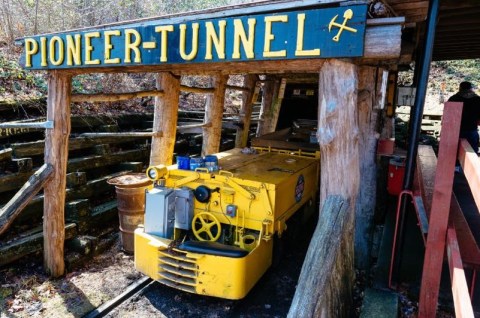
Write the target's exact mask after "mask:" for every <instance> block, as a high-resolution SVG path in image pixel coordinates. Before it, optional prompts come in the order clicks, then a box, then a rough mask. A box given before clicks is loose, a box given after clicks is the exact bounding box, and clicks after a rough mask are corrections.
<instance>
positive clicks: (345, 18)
mask: <svg viewBox="0 0 480 318" xmlns="http://www.w3.org/2000/svg"><path fill="white" fill-rule="evenodd" d="M352 17H353V11H352V9H348V10H346V11H345V12H344V13H343V23H341V24H340V23H338V22H335V20H336V19H337V18H338V14H337V15H336V16H334V17H333V19H332V20H330V24H329V25H328V32H330V31H331V30H332V27H334V26H336V27H338V32H337V35H335V36H334V37H333V40H334V41H335V42H338V40H340V35H341V34H342V32H343V30H347V31H350V32H353V33H356V32H357V29H354V28H351V27H348V26H347V21H348V20H350V19H351V18H352Z"/></svg>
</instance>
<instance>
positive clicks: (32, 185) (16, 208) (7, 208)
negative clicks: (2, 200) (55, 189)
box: [0, 164, 53, 235]
mask: <svg viewBox="0 0 480 318" xmlns="http://www.w3.org/2000/svg"><path fill="white" fill-rule="evenodd" d="M52 174H53V167H52V166H51V165H49V164H44V165H43V166H42V167H40V169H38V170H37V171H36V172H35V173H34V174H33V175H32V176H31V177H30V178H29V179H28V181H27V182H26V183H25V184H24V185H23V187H22V188H21V189H20V190H19V191H18V192H17V193H16V194H15V196H14V197H13V198H12V199H11V200H10V201H8V203H7V204H5V205H4V206H3V207H2V209H0V235H2V234H3V233H4V232H5V231H6V230H7V229H8V228H9V226H10V225H11V224H12V222H13V221H14V220H15V218H16V217H17V216H18V214H19V213H20V212H22V210H23V208H24V207H25V206H26V205H27V204H28V203H29V202H30V200H31V199H32V198H33V197H34V196H35V195H36V194H37V193H38V191H40V190H41V189H42V187H43V185H44V184H45V183H46V182H47V181H48V180H49V178H50V177H51V176H52Z"/></svg>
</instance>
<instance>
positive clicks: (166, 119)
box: [150, 72, 180, 165]
mask: <svg viewBox="0 0 480 318" xmlns="http://www.w3.org/2000/svg"><path fill="white" fill-rule="evenodd" d="M156 83H157V84H156V85H157V89H158V90H163V91H164V92H165V95H164V96H163V97H158V96H157V97H156V98H155V113H154V115H153V132H154V133H159V132H162V136H161V137H156V136H154V137H152V148H151V151H150V165H159V164H164V165H171V164H173V148H174V146H175V138H176V134H177V121H178V102H179V100H180V79H179V78H177V77H175V76H173V75H172V74H171V73H169V72H163V73H160V74H157V76H156Z"/></svg>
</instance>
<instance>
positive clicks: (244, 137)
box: [235, 74, 260, 148]
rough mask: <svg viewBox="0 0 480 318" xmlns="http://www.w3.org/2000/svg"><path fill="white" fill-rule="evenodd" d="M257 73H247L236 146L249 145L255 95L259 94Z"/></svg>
mask: <svg viewBox="0 0 480 318" xmlns="http://www.w3.org/2000/svg"><path fill="white" fill-rule="evenodd" d="M256 80H257V75H254V74H250V75H245V77H244V79H243V85H245V88H246V90H245V91H243V94H242V106H241V107H240V125H239V127H238V128H237V134H236V135H235V147H238V148H243V147H246V146H247V142H248V135H249V132H250V123H251V120H252V111H253V103H254V102H255V101H254V100H253V97H255V96H258V93H259V91H260V85H256Z"/></svg>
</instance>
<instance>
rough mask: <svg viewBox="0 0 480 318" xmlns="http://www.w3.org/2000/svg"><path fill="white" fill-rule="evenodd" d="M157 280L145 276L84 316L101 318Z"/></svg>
mask: <svg viewBox="0 0 480 318" xmlns="http://www.w3.org/2000/svg"><path fill="white" fill-rule="evenodd" d="M154 282H155V281H154V280H153V279H151V278H150V277H147V276H144V277H142V278H140V279H138V280H137V281H135V282H134V283H133V284H131V285H130V286H128V287H127V289H125V291H124V292H123V293H121V294H120V295H118V296H117V297H115V298H113V299H111V300H109V301H107V302H106V303H104V304H102V305H101V306H100V307H98V308H96V309H94V310H92V311H90V312H89V313H88V314H86V315H84V316H83V318H100V317H104V316H105V315H107V314H108V313H109V312H111V311H112V310H113V309H115V308H117V307H119V306H120V305H121V304H123V303H124V302H125V301H127V300H128V299H130V298H132V297H133V296H135V295H136V294H138V293H140V292H142V291H143V290H145V289H146V288H148V287H149V286H150V285H151V284H153V283H154Z"/></svg>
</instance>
